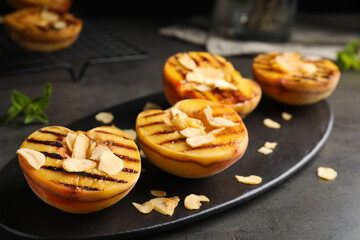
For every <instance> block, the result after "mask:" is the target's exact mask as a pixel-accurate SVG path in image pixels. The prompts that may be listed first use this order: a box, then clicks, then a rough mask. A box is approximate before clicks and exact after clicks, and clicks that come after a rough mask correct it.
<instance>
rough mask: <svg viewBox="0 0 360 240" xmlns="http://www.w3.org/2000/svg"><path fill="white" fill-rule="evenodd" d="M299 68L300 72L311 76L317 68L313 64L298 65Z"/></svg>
mask: <svg viewBox="0 0 360 240" xmlns="http://www.w3.org/2000/svg"><path fill="white" fill-rule="evenodd" d="M299 68H300V69H299V70H300V71H301V72H304V73H306V74H309V75H311V74H313V73H314V72H316V70H317V67H316V66H315V64H313V63H303V64H300V65H299Z"/></svg>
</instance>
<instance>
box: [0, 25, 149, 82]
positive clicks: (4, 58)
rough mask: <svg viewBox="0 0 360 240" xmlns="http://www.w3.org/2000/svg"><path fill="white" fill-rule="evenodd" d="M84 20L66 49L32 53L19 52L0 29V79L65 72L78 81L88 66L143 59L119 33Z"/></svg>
mask: <svg viewBox="0 0 360 240" xmlns="http://www.w3.org/2000/svg"><path fill="white" fill-rule="evenodd" d="M82 20H83V30H82V32H81V34H80V36H79V38H78V39H77V41H76V42H75V43H74V44H73V45H72V46H70V47H69V48H67V49H64V50H60V51H56V52H51V53H41V52H31V51H27V50H24V49H22V48H21V47H19V46H18V45H17V44H16V43H14V42H13V41H12V40H11V39H10V37H9V36H8V34H7V32H6V30H5V28H4V26H0V27H1V29H0V76H9V75H16V74H26V73H32V72H41V71H52V70H57V69H64V70H67V71H68V72H69V75H70V77H71V79H72V81H74V82H76V81H80V80H81V79H82V77H83V76H84V74H85V71H86V69H87V68H88V67H89V66H90V65H94V64H105V63H116V62H123V61H132V60H140V59H146V58H147V57H148V54H147V52H145V51H144V50H142V49H140V48H139V47H137V46H134V45H133V44H131V43H129V42H127V41H125V40H124V39H123V38H122V36H121V33H120V32H116V31H111V30H110V29H107V28H105V27H104V26H103V25H101V23H99V22H98V21H97V22H95V21H94V20H90V19H85V18H82Z"/></svg>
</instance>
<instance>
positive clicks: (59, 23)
mask: <svg viewBox="0 0 360 240" xmlns="http://www.w3.org/2000/svg"><path fill="white" fill-rule="evenodd" d="M53 27H54V28H55V29H56V30H60V29H63V28H66V22H64V21H56V22H54V24H53Z"/></svg>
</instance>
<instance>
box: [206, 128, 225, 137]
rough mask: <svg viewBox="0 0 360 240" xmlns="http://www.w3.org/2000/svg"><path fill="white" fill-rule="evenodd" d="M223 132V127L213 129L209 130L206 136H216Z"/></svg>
mask: <svg viewBox="0 0 360 240" xmlns="http://www.w3.org/2000/svg"><path fill="white" fill-rule="evenodd" d="M223 130H225V127H221V128H215V129H213V130H211V131H210V132H208V134H213V135H216V134H218V133H220V132H222V131H223Z"/></svg>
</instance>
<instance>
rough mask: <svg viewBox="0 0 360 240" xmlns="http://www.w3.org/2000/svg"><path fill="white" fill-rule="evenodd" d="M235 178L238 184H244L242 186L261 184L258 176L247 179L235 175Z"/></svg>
mask: <svg viewBox="0 0 360 240" xmlns="http://www.w3.org/2000/svg"><path fill="white" fill-rule="evenodd" d="M235 178H236V180H237V181H238V182H240V183H244V184H251V185H256V184H260V183H261V182H262V178H261V177H259V176H255V175H250V176H248V177H244V176H239V175H235Z"/></svg>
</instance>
